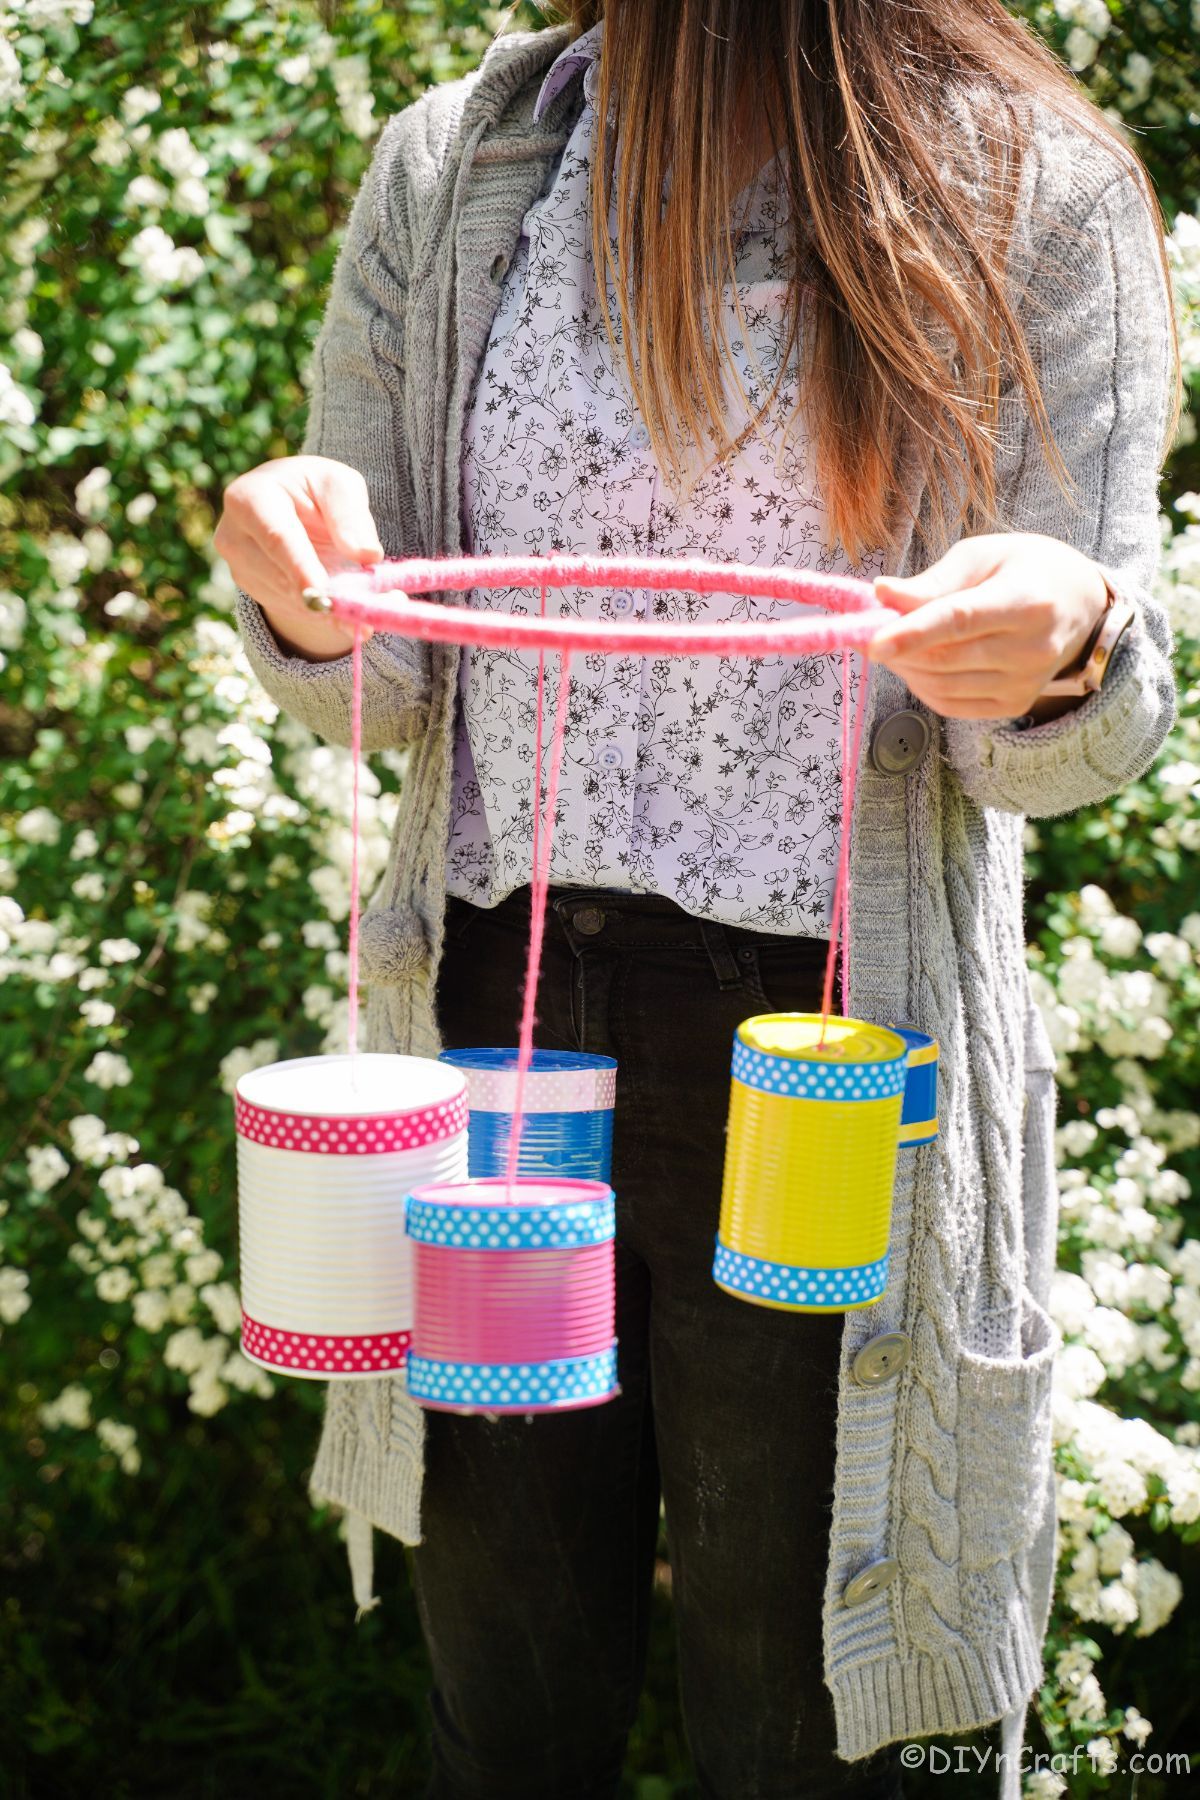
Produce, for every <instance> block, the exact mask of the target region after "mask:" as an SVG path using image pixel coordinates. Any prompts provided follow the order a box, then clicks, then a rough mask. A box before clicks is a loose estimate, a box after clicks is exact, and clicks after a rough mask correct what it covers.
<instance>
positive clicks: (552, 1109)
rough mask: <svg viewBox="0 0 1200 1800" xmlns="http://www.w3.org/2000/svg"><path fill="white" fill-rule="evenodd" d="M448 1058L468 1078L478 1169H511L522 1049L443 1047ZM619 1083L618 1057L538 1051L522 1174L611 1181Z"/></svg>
mask: <svg viewBox="0 0 1200 1800" xmlns="http://www.w3.org/2000/svg"><path fill="white" fill-rule="evenodd" d="M441 1061H442V1062H445V1063H450V1064H452V1066H453V1067H454V1068H456V1069H461V1070H462V1072H463V1074H464V1075H465V1076H466V1078H467V1096H468V1104H469V1106H470V1109H471V1117H470V1128H469V1138H468V1156H469V1166H470V1173H471V1174H472V1175H473V1176H476V1175H477V1176H480V1177H486V1176H489V1175H504V1174H506V1173H507V1170H508V1146H509V1142H510V1140H511V1138H512V1122H513V1112H514V1109H515V1106H516V1093H517V1052H516V1050H515V1049H513V1050H494V1049H467V1050H443V1052H442V1055H441ZM616 1089H617V1065H616V1063H615V1062H614V1060H613V1058H612V1057H611V1056H592V1055H590V1054H587V1053H585V1052H582V1051H574V1050H535V1051H534V1052H533V1061H532V1063H531V1064H530V1067H529V1069H528V1071H527V1073H526V1076H525V1093H524V1109H523V1110H524V1119H523V1123H522V1126H521V1147H520V1153H519V1155H518V1158H517V1171H518V1174H519V1175H521V1176H524V1177H528V1178H531V1179H532V1178H536V1177H539V1176H543V1175H550V1176H558V1175H566V1176H568V1177H569V1178H570V1179H572V1180H576V1181H608V1180H610V1179H611V1176H612V1140H613V1107H614V1105H615V1103H616Z"/></svg>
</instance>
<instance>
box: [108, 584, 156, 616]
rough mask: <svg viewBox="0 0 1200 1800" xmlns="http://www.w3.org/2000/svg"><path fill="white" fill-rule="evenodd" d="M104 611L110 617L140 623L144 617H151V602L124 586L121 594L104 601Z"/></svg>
mask: <svg viewBox="0 0 1200 1800" xmlns="http://www.w3.org/2000/svg"><path fill="white" fill-rule="evenodd" d="M104 611H105V614H106V615H107V617H108V618H110V619H128V620H129V621H130V622H131V623H132V624H134V625H140V624H141V623H142V620H143V619H148V618H149V617H150V602H149V601H148V600H143V599H142V598H141V597H140V596H139V595H138V594H133V593H130V591H129V589H128V588H122V589H121V592H120V593H119V594H114V595H113V597H112V599H111V600H106V601H105V602H104Z"/></svg>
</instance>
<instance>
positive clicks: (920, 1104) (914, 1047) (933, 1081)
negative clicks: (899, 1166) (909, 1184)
mask: <svg viewBox="0 0 1200 1800" xmlns="http://www.w3.org/2000/svg"><path fill="white" fill-rule="evenodd" d="M890 1029H891V1030H892V1031H894V1032H895V1033H896V1036H897V1037H902V1038H903V1039H904V1042H905V1043H906V1044H907V1045H908V1072H907V1075H906V1077H905V1082H904V1106H903V1109H902V1111H901V1113H900V1148H901V1149H902V1150H915V1149H916V1147H917V1145H918V1144H932V1142H933V1140H934V1138H935V1137H936V1136H937V1134H938V1116H937V1097H938V1045H937V1039H936V1038H932V1037H930V1035H929V1033H928V1032H927V1031H917V1030H916V1029H915V1028H914V1027H913V1026H911V1025H893V1026H891V1027H890Z"/></svg>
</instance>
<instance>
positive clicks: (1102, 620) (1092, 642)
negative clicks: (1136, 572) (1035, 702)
mask: <svg viewBox="0 0 1200 1800" xmlns="http://www.w3.org/2000/svg"><path fill="white" fill-rule="evenodd" d="M1101 573H1102V574H1103V571H1101ZM1104 585H1105V587H1106V588H1107V590H1108V604H1107V606H1106V607H1105V608H1104V611H1103V612H1102V613H1101V614H1100V617H1099V619H1098V620H1097V622H1096V625H1095V628H1094V629H1093V631H1092V634H1091V636H1090V637H1089V639H1088V641H1087V643H1086V644H1085V645H1084V647H1083V649H1082V650H1081V651H1080V653H1079V655H1078V656H1077V657H1076V659H1075V662H1074V663H1073V664H1072V666H1071V667H1070V668H1067V669H1062V670H1060V671H1059V673H1058V674H1057V675H1056V676H1055V677H1054V679H1053V681H1048V682H1047V683H1046V685H1045V687H1044V688H1043V689H1042V691H1041V693H1040V694H1039V695H1038V699H1039V700H1056V699H1059V698H1064V699H1065V698H1071V699H1075V698H1078V697H1080V696H1081V695H1084V694H1094V693H1096V692H1097V690H1098V689H1099V687H1100V686H1101V684H1102V682H1103V680H1104V677H1105V674H1106V673H1107V670H1108V665H1109V663H1110V662H1111V661H1112V659H1113V655H1114V653H1115V651H1116V648H1117V645H1118V644H1119V643H1120V641H1121V638H1122V637H1123V636H1124V634H1125V632H1126V631H1128V629H1129V627H1130V626H1131V625H1132V624H1133V621H1134V619H1135V618H1136V617H1137V609H1136V608H1135V606H1134V605H1133V602H1132V601H1131V600H1124V599H1122V598H1121V597H1120V596H1119V595H1118V594H1117V592H1116V590H1115V589H1114V588H1113V585H1112V583H1111V581H1110V580H1109V578H1108V576H1107V575H1104Z"/></svg>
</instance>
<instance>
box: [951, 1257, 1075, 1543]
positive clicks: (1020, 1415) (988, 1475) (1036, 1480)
mask: <svg viewBox="0 0 1200 1800" xmlns="http://www.w3.org/2000/svg"><path fill="white" fill-rule="evenodd" d="M1058 1343H1059V1338H1058V1332H1057V1329H1056V1328H1055V1326H1054V1324H1053V1322H1052V1320H1051V1318H1050V1315H1049V1314H1048V1313H1047V1312H1046V1310H1045V1308H1044V1307H1043V1306H1041V1305H1040V1304H1039V1302H1038V1301H1037V1300H1035V1298H1034V1296H1033V1295H1032V1294H1031V1293H1030V1292H1029V1290H1028V1288H1024V1289H1023V1290H1022V1293H1021V1353H1020V1355H1019V1356H1018V1357H1015V1358H1011V1359H1010V1358H1000V1357H991V1356H982V1355H979V1354H978V1353H976V1352H974V1351H963V1352H962V1354H961V1357H960V1361H959V1368H958V1432H957V1437H958V1480H959V1502H958V1518H959V1529H960V1532H961V1538H962V1565H963V1568H964V1569H969V1570H978V1569H988V1568H991V1567H992V1566H993V1564H995V1563H998V1562H1005V1561H1011V1560H1012V1559H1013V1558H1014V1557H1016V1556H1019V1555H1020V1554H1021V1552H1022V1551H1023V1550H1024V1549H1025V1548H1026V1547H1027V1546H1028V1544H1029V1543H1030V1541H1031V1539H1032V1538H1033V1537H1034V1535H1035V1534H1036V1532H1037V1529H1038V1526H1039V1523H1040V1521H1041V1517H1042V1512H1043V1503H1044V1498H1045V1493H1046V1481H1047V1471H1048V1469H1049V1466H1050V1459H1051V1432H1050V1381H1051V1375H1052V1372H1053V1367H1054V1357H1055V1353H1056V1351H1057V1349H1058Z"/></svg>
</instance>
